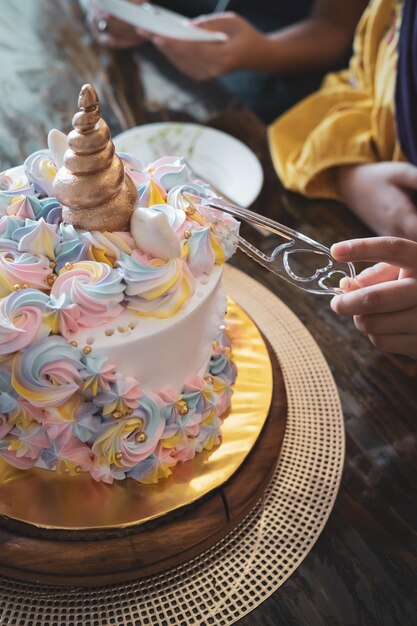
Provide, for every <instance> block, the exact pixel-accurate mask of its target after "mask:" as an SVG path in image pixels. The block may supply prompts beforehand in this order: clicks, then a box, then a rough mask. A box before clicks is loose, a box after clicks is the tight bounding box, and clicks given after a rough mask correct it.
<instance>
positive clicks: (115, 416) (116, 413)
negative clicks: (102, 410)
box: [112, 411, 123, 420]
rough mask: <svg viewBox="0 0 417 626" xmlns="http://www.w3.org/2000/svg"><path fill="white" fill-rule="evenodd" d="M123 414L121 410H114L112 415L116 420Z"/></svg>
mask: <svg viewBox="0 0 417 626" xmlns="http://www.w3.org/2000/svg"><path fill="white" fill-rule="evenodd" d="M122 416H123V413H122V412H121V411H113V413H112V417H114V419H115V420H119V419H120V418H121V417H122Z"/></svg>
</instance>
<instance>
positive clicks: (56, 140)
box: [48, 128, 68, 169]
mask: <svg viewBox="0 0 417 626" xmlns="http://www.w3.org/2000/svg"><path fill="white" fill-rule="evenodd" d="M48 147H49V150H50V151H51V155H52V159H53V160H54V162H55V165H56V166H57V169H59V168H60V167H62V165H63V163H64V152H65V151H66V150H68V139H67V136H66V135H65V133H61V131H60V130H57V129H56V128H52V130H50V131H49V134H48Z"/></svg>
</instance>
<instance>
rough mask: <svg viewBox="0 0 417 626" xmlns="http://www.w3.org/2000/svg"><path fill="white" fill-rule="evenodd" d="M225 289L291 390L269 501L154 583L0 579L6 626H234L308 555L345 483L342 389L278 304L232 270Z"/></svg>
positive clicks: (1, 619)
mask: <svg viewBox="0 0 417 626" xmlns="http://www.w3.org/2000/svg"><path fill="white" fill-rule="evenodd" d="M224 284H225V288H226V292H227V294H228V295H229V296H230V297H231V298H233V299H234V300H236V302H238V303H239V304H240V305H241V306H242V307H243V308H244V309H245V310H246V311H247V312H248V314H249V315H250V316H251V317H252V319H253V320H254V321H255V323H256V324H257V325H258V327H259V328H260V329H261V330H262V332H263V333H264V334H265V335H266V337H267V338H268V340H269V342H270V344H271V346H272V347H273V349H274V350H275V352H276V354H277V356H278V360H279V362H280V365H281V368H282V372H283V375H284V380H285V385H286V391H287V400H288V418H287V430H286V434H285V439H284V444H283V447H282V452H281V457H280V461H279V464H278V466H277V470H276V472H275V474H274V477H273V479H272V482H271V485H270V486H269V488H268V489H267V491H266V493H265V496H264V498H263V499H262V501H261V502H260V503H258V505H257V506H256V507H255V509H254V510H253V511H252V513H251V514H250V515H249V516H248V517H247V518H246V519H245V520H244V521H243V522H242V523H241V524H240V525H239V526H238V527H237V528H236V529H235V530H233V531H232V532H231V533H230V534H229V535H228V536H227V537H225V538H224V539H223V540H222V541H221V542H219V543H218V544H217V545H215V546H214V547H213V548H211V549H210V550H208V551H207V552H204V553H203V554H201V555H200V556H198V557H196V558H195V559H193V560H192V561H190V562H189V563H187V564H185V565H182V566H180V567H177V568H175V569H172V570H169V571H167V572H165V573H163V574H161V575H158V576H155V577H152V578H147V579H143V580H141V581H138V582H131V583H124V584H118V585H114V586H106V587H99V588H91V589H81V588H74V587H70V588H64V589H62V588H60V589H57V588H54V587H49V586H45V585H35V584H29V583H21V582H16V581H14V580H11V579H8V578H4V577H0V624H1V626H15V625H16V626H17V625H18V626H26V625H27V626H44V625H47V626H64V625H65V626H113V625H114V626H122V625H123V626H185V625H190V626H191V625H199V626H202V625H203V626H205V625H213V626H228V625H229V624H233V623H235V622H236V621H238V620H239V619H240V618H241V617H243V616H244V615H245V614H247V613H248V612H249V611H251V610H252V609H254V608H255V607H256V606H258V605H259V604H260V603H261V602H263V601H264V600H265V599H266V598H267V597H268V596H270V595H271V594H272V593H273V592H274V591H276V590H277V589H278V588H279V587H280V585H282V583H283V582H284V581H285V580H286V579H287V578H288V577H289V576H290V574H291V573H292V572H293V571H294V570H295V569H296V568H297V566H298V565H299V564H300V562H301V561H302V560H303V559H304V558H305V556H306V555H307V554H308V552H309V550H310V549H311V547H312V546H313V544H314V542H315V541H316V539H317V537H318V536H319V534H320V532H321V531H322V530H323V528H324V525H325V523H326V520H327V518H328V516H329V514H330V511H331V509H332V507H333V503H334V500H335V498H336V494H337V490H338V487H339V483H340V479H341V474H342V468H343V460H344V428H343V415H342V410H341V406H340V401H339V396H338V393H337V389H336V386H335V383H334V380H333V377H332V374H331V372H330V370H329V368H328V365H327V363H326V361H325V359H324V357H323V355H322V353H321V351H320V349H319V347H318V346H317V344H316V343H315V341H314V339H313V338H312V337H311V335H310V334H309V332H308V331H307V330H306V329H305V328H304V326H303V325H302V323H301V322H300V321H299V320H298V318H297V317H296V316H295V315H294V314H293V313H292V312H291V311H290V310H289V309H288V308H287V307H286V306H285V305H284V304H283V303H282V302H281V301H280V300H279V299H278V298H277V297H275V296H274V295H273V294H272V293H271V292H270V291H268V290H267V289H265V288H264V287H262V286H260V285H259V284H258V283H257V282H256V281H254V280H253V279H251V278H249V277H247V276H246V275H244V274H242V273H241V272H239V271H238V270H236V269H233V268H230V267H227V268H226V271H225V277H224ZM307 297H311V296H307ZM172 540H173V541H175V537H173V538H172Z"/></svg>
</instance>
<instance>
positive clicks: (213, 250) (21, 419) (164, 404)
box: [0, 85, 238, 484]
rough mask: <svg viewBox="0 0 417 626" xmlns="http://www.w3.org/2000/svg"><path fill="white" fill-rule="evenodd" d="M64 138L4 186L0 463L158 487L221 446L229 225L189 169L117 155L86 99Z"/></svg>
mask: <svg viewBox="0 0 417 626" xmlns="http://www.w3.org/2000/svg"><path fill="white" fill-rule="evenodd" d="M78 105H79V112H78V113H76V114H75V116H74V118H73V126H74V129H73V130H72V131H71V132H70V133H69V135H68V136H66V135H64V134H63V133H61V132H60V131H57V130H52V131H51V132H50V134H49V138H48V144H49V149H48V150H41V151H38V152H36V153H34V154H32V155H31V156H30V157H29V158H28V159H27V160H26V161H25V163H24V165H23V166H20V167H17V168H13V169H11V170H8V171H7V172H4V173H3V174H2V175H1V178H0V187H1V191H0V214H1V217H0V266H1V267H0V458H1V459H3V460H4V461H6V462H7V463H9V464H11V465H12V466H14V467H17V468H19V469H22V470H27V469H30V468H32V467H37V468H43V469H45V470H50V471H57V472H63V473H68V474H70V475H74V474H78V473H81V472H89V473H90V474H91V476H92V477H93V479H95V480H97V481H105V482H109V483H111V482H113V481H114V480H123V479H125V478H129V477H130V478H133V479H135V480H137V481H140V482H143V483H148V484H149V483H156V482H157V481H158V480H159V479H161V478H165V477H167V476H169V475H170V474H171V473H172V471H173V468H174V466H175V465H176V464H177V463H179V462H185V461H188V460H190V459H192V458H193V457H194V455H195V454H196V453H199V452H201V451H202V450H211V449H212V448H213V447H214V446H217V445H218V444H219V443H220V440H221V423H222V417H224V416H225V415H226V414H227V411H228V409H229V407H230V402H231V396H232V385H233V382H234V380H235V377H236V367H235V365H234V363H233V360H232V355H231V344H230V340H229V338H228V335H227V329H226V327H225V324H224V314H225V310H226V298H225V294H224V291H223V287H222V283H221V277H222V265H223V264H224V262H225V261H226V260H227V259H228V258H229V257H230V256H231V255H232V254H233V252H234V250H235V245H234V240H235V235H236V233H237V232H238V223H237V222H236V221H235V220H233V219H232V218H230V217H226V216H224V215H222V214H219V213H214V212H210V213H209V212H208V211H207V209H204V208H203V207H201V206H199V205H195V204H194V205H192V204H190V203H189V202H188V201H187V199H186V194H184V190H191V191H192V192H193V194H197V195H200V196H201V195H205V194H207V190H206V188H204V186H202V185H201V184H199V183H198V181H194V180H193V179H192V176H191V173H190V171H189V170H188V168H187V166H186V164H185V163H184V161H183V160H182V159H180V158H178V157H165V158H162V159H159V160H158V161H156V162H155V163H152V164H151V165H148V166H147V167H144V166H143V165H142V164H141V163H140V162H139V161H138V160H136V159H135V158H133V157H131V156H129V155H127V154H119V155H117V154H116V153H115V148H114V145H113V143H112V141H111V138H110V132H109V129H108V127H107V125H106V123H105V122H104V121H103V120H102V119H101V117H100V106H99V103H98V98H97V94H96V92H95V90H94V89H93V88H92V87H91V86H90V85H84V87H83V88H82V90H81V93H80V97H79V102H78Z"/></svg>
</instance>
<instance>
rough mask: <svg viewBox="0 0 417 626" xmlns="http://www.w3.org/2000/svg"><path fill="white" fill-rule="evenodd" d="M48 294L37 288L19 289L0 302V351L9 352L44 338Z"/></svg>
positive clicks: (1, 352)
mask: <svg viewBox="0 0 417 626" xmlns="http://www.w3.org/2000/svg"><path fill="white" fill-rule="evenodd" d="M48 303H49V296H47V295H46V294H45V293H42V292H41V291H38V290H37V289H22V290H20V291H15V292H13V293H11V294H9V295H8V296H7V297H6V298H3V299H2V300H1V301H0V354H1V355H3V354H10V353H12V352H16V351H17V350H22V349H23V348H26V346H28V345H29V344H31V343H33V342H34V341H37V340H38V339H42V338H43V337H46V336H48V335H49V333H50V328H49V327H48V326H47V325H46V324H45V312H46V309H47V305H48Z"/></svg>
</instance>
